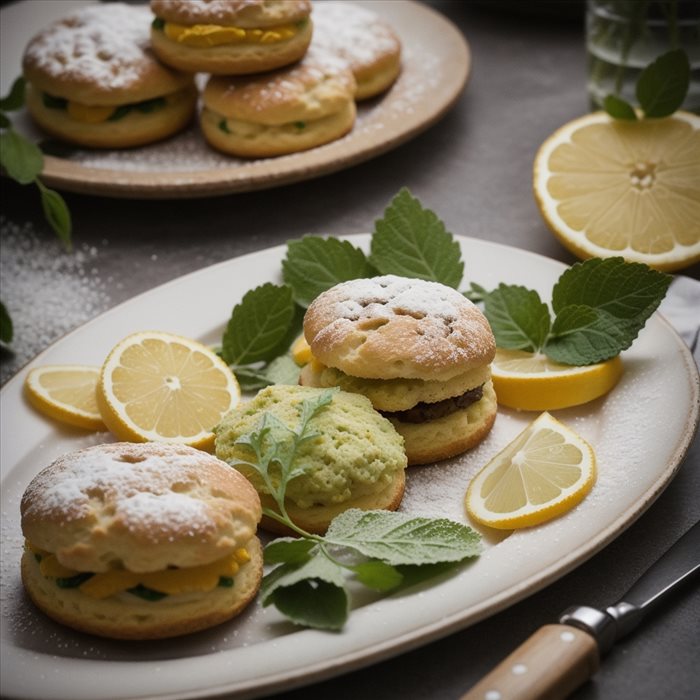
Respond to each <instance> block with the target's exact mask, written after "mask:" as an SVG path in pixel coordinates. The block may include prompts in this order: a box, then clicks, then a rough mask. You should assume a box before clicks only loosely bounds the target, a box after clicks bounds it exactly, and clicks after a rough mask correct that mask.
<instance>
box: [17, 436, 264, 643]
mask: <svg viewBox="0 0 700 700" xmlns="http://www.w3.org/2000/svg"><path fill="white" fill-rule="evenodd" d="M21 513H22V530H23V534H24V535H25V538H26V539H25V551H24V554H23V556H22V566H21V571H22V581H23V584H24V587H25V590H26V592H27V593H28V595H29V597H30V598H31V600H32V601H33V602H34V603H35V605H36V606H37V607H38V608H39V609H40V610H42V611H43V612H44V613H46V614H47V615H48V616H49V617H51V618H53V619H54V620H56V621H57V622H60V623H62V624H64V625H66V626H68V627H71V628H73V629H76V630H80V631H83V632H87V633H90V634H94V635H98V636H103V637H108V638H114V639H160V638H166V637H173V636H179V635H182V634H187V633H190V632H195V631H198V630H202V629H206V628H208V627H212V626H214V625H217V624H220V623H222V622H225V621H226V620H229V619H231V618H232V617H234V616H235V615H237V614H238V613H240V612H241V611H242V610H243V609H244V608H245V607H246V605H248V603H249V602H250V601H251V600H252V599H253V598H254V597H255V595H256V593H257V591H258V589H259V587H260V583H261V580H262V546H261V544H260V541H259V540H258V538H257V536H256V529H257V524H258V522H259V520H260V516H261V506H260V500H259V498H258V495H257V493H256V492H255V490H254V489H253V488H252V487H251V486H250V484H249V483H248V482H247V481H246V480H245V479H244V478H243V477H241V476H240V474H238V473H237V472H235V471H234V470H232V469H231V468H230V467H228V465H226V464H224V463H222V462H221V461H219V460H217V459H216V458H215V457H213V456H212V455H208V454H206V453H204V452H201V451H199V450H195V449H193V448H189V447H184V446H176V445H172V444H161V443H145V444H138V445H137V444H132V443H113V444H109V445H98V446H95V447H91V448H86V449H84V450H78V451H76V452H72V453H69V454H67V455H64V456H62V457H60V458H59V459H57V460H55V461H54V462H53V463H52V464H51V465H49V467H47V468H46V469H44V470H43V471H42V472H40V473H39V474H38V475H37V476H36V477H35V478H34V479H33V480H32V482H31V483H30V484H29V486H28V487H27V489H26V491H25V493H24V495H23V498H22V502H21Z"/></svg>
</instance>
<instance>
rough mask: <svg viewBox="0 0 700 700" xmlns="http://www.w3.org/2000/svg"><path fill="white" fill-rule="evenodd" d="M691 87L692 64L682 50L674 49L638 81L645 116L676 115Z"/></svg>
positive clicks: (638, 94)
mask: <svg viewBox="0 0 700 700" xmlns="http://www.w3.org/2000/svg"><path fill="white" fill-rule="evenodd" d="M689 86H690V62H689V61H688V55H687V54H686V52H685V51H684V50H683V49H675V50H673V51H669V52H668V53H665V54H663V55H662V56H659V57H658V58H657V59H656V60H655V61H654V62H653V63H650V64H649V65H648V66H647V67H646V68H645V69H644V70H643V71H642V74H641V75H640V76H639V80H638V81H637V91H636V94H637V99H638V100H639V104H640V106H641V108H642V109H643V110H644V116H645V117H652V118H659V117H667V116H669V115H670V114H673V113H674V112H675V111H676V110H677V109H678V108H679V107H680V106H681V105H682V104H683V100H684V99H685V96H686V95H687V94H688V87H689Z"/></svg>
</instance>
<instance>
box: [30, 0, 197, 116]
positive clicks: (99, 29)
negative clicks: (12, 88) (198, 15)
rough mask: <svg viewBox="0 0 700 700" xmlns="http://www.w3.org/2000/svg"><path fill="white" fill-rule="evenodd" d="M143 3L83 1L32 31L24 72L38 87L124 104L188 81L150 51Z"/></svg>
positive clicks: (68, 95)
mask: <svg viewBox="0 0 700 700" xmlns="http://www.w3.org/2000/svg"><path fill="white" fill-rule="evenodd" d="M149 26H150V13H149V12H148V10H147V8H142V7H134V6H129V5H124V4H121V3H114V4H101V5H94V6H87V7H84V8H81V9H79V10H76V11H75V12H73V13H71V14H69V15H67V16H66V17H65V18H63V19H61V20H59V21H58V22H54V23H53V24H52V25H50V26H49V27H47V28H46V29H44V30H43V31H41V32H39V33H38V34H37V35H36V36H34V37H33V38H32V39H31V41H30V42H29V44H28V45H27V48H26V50H25V53H24V57H23V61H22V68H23V72H24V76H25V78H26V79H27V80H28V81H29V82H30V83H31V84H32V85H34V86H35V87H36V88H37V89H38V90H41V91H43V92H46V93H48V94H49V95H52V96H53V97H61V98H64V99H67V100H71V101H73V102H79V103H81V104H85V105H108V106H115V105H124V104H131V103H134V102H142V101H145V100H150V99H153V98H155V97H162V96H163V95H168V94H172V93H174V92H177V91H179V90H182V89H184V88H186V87H188V86H190V85H192V76H190V75H186V74H183V73H178V72H176V71H173V70H172V69H170V68H168V67H167V66H164V65H163V64H161V63H160V62H159V61H158V60H157V59H156V58H155V57H154V55H153V53H152V52H151V49H150V44H149Z"/></svg>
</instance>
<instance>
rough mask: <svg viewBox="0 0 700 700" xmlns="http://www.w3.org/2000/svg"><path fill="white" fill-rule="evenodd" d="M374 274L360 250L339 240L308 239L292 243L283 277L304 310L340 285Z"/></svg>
mask: <svg viewBox="0 0 700 700" xmlns="http://www.w3.org/2000/svg"><path fill="white" fill-rule="evenodd" d="M374 274H375V270H374V269H373V268H372V266H371V265H370V264H369V262H368V261H367V258H366V257H365V254H364V253H363V252H362V251H361V250H360V249H359V248H355V247H354V246H353V245H352V244H351V243H350V242H348V241H341V240H338V239H337V238H321V237H319V236H304V237H303V238H302V239H301V240H298V241H289V242H288V243H287V255H286V257H285V259H284V260H283V261H282V277H283V279H284V281H285V283H286V284H288V285H289V286H290V287H291V288H292V290H293V293H294V300H295V301H296V302H297V303H298V304H301V306H303V307H307V306H308V305H309V304H310V303H311V302H312V301H313V300H314V299H315V298H316V297H317V296H318V295H319V294H320V293H321V292H325V291H326V290H327V289H330V288H331V287H333V286H334V285H336V284H338V283H339V282H345V281H346V280H351V279H357V278H360V277H372V276H373V275H374Z"/></svg>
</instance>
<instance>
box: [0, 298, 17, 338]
mask: <svg viewBox="0 0 700 700" xmlns="http://www.w3.org/2000/svg"><path fill="white" fill-rule="evenodd" d="M13 335H14V327H13V325H12V318H11V317H10V314H9V313H8V311H7V309H6V308H5V304H3V303H2V302H1V301H0V341H2V342H3V343H7V344H9V343H11V342H12V336H13Z"/></svg>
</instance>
